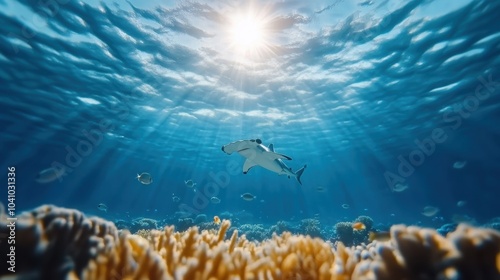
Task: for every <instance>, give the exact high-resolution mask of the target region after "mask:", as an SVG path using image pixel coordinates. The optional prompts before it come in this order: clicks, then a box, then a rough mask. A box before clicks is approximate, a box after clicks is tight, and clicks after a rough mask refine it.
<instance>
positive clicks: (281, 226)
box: [269, 221, 292, 234]
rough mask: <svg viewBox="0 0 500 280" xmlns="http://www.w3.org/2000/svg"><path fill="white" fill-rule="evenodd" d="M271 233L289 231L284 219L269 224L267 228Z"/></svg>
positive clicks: (289, 228)
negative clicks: (269, 226)
mask: <svg viewBox="0 0 500 280" xmlns="http://www.w3.org/2000/svg"><path fill="white" fill-rule="evenodd" d="M269 231H270V232H271V233H276V234H281V233H283V232H285V231H288V232H291V231H292V229H291V227H290V226H289V225H288V224H287V222H285V221H278V222H277V223H276V225H273V226H271V228H270V229H269Z"/></svg>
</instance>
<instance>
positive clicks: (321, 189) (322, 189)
mask: <svg viewBox="0 0 500 280" xmlns="http://www.w3.org/2000/svg"><path fill="white" fill-rule="evenodd" d="M316 191H317V192H325V191H326V189H325V188H324V187H322V186H318V187H316Z"/></svg>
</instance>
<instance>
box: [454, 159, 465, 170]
mask: <svg viewBox="0 0 500 280" xmlns="http://www.w3.org/2000/svg"><path fill="white" fill-rule="evenodd" d="M466 164H467V161H465V160H463V161H455V162H454V163H453V168H455V169H462V168H464V167H465V165H466Z"/></svg>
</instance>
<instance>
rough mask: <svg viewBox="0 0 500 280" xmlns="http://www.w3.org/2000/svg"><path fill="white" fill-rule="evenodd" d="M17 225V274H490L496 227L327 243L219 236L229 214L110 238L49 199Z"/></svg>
mask: <svg viewBox="0 0 500 280" xmlns="http://www.w3.org/2000/svg"><path fill="white" fill-rule="evenodd" d="M1 223H5V219H4V220H3V221H2V222H1ZM20 224H21V225H22V226H20V227H19V230H18V232H17V234H18V235H19V236H23V238H26V239H23V240H25V241H26V242H25V243H24V244H23V245H22V246H21V245H20V247H19V249H20V250H22V252H23V254H24V255H25V256H26V258H23V259H19V262H20V263H19V264H18V268H19V272H18V273H19V274H17V275H18V276H19V277H21V278H22V277H24V276H28V275H29V276H32V277H35V278H44V279H60V278H70V279H77V278H80V279H190V280H191V279H193V280H197V279H200V280H201V279H212V280H215V279H320V280H337V279H413V277H415V275H419V277H421V278H425V279H436V278H443V279H450V278H453V279H458V278H461V279H495V277H497V278H498V275H499V273H500V234H499V233H498V232H496V231H494V230H488V229H479V228H473V227H471V226H467V225H460V226H459V227H457V230H456V231H455V232H452V233H450V234H448V236H447V237H442V236H440V235H439V234H438V233H437V232H435V231H434V230H431V229H422V228H418V227H406V226H403V225H398V226H393V227H392V228H391V240H390V242H382V243H381V242H373V243H370V244H367V245H359V246H356V247H354V246H353V247H345V246H344V245H343V244H342V243H339V244H338V245H337V247H336V248H334V247H333V246H332V245H331V244H330V243H328V242H325V241H323V240H321V239H319V238H311V237H309V236H301V235H292V234H291V233H289V232H285V233H283V234H281V235H276V234H274V235H273V237H272V239H269V240H266V241H263V242H260V243H257V242H250V241H248V240H247V239H246V238H245V236H238V232H237V231H234V232H232V234H231V237H230V238H229V239H228V238H226V235H227V231H228V230H229V228H230V226H231V223H230V222H229V221H223V222H222V224H221V226H220V229H219V231H217V232H214V231H207V230H204V231H202V232H199V230H198V228H196V227H192V228H189V229H188V230H187V231H185V232H175V231H174V228H173V227H165V229H164V230H163V231H159V230H149V231H140V232H138V235H133V234H130V233H128V232H126V231H125V232H122V233H120V235H118V234H117V231H116V228H114V227H113V226H112V225H111V224H110V223H108V222H106V221H104V220H99V219H94V218H90V219H89V218H85V217H84V216H83V215H82V214H81V213H80V212H78V211H75V210H69V209H63V208H57V207H52V206H49V207H41V208H38V209H35V211H33V212H30V213H27V214H24V216H23V219H22V221H20ZM0 226H2V225H0ZM3 228H5V227H3ZM0 246H3V244H2V243H0ZM23 260H35V261H39V262H41V264H43V265H40V266H30V263H22V261H23ZM46 260H50V261H49V262H47V261H46ZM25 262H26V261H25ZM69 263H73V264H74V265H69ZM2 273H3V272H2ZM0 276H3V275H1V274H0Z"/></svg>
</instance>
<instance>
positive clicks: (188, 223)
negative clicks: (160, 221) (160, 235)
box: [176, 218, 194, 231]
mask: <svg viewBox="0 0 500 280" xmlns="http://www.w3.org/2000/svg"><path fill="white" fill-rule="evenodd" d="M176 225H177V228H178V229H179V231H185V230H187V229H188V228H190V227H192V226H194V220H193V219H191V218H184V219H179V220H177V223H176Z"/></svg>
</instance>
